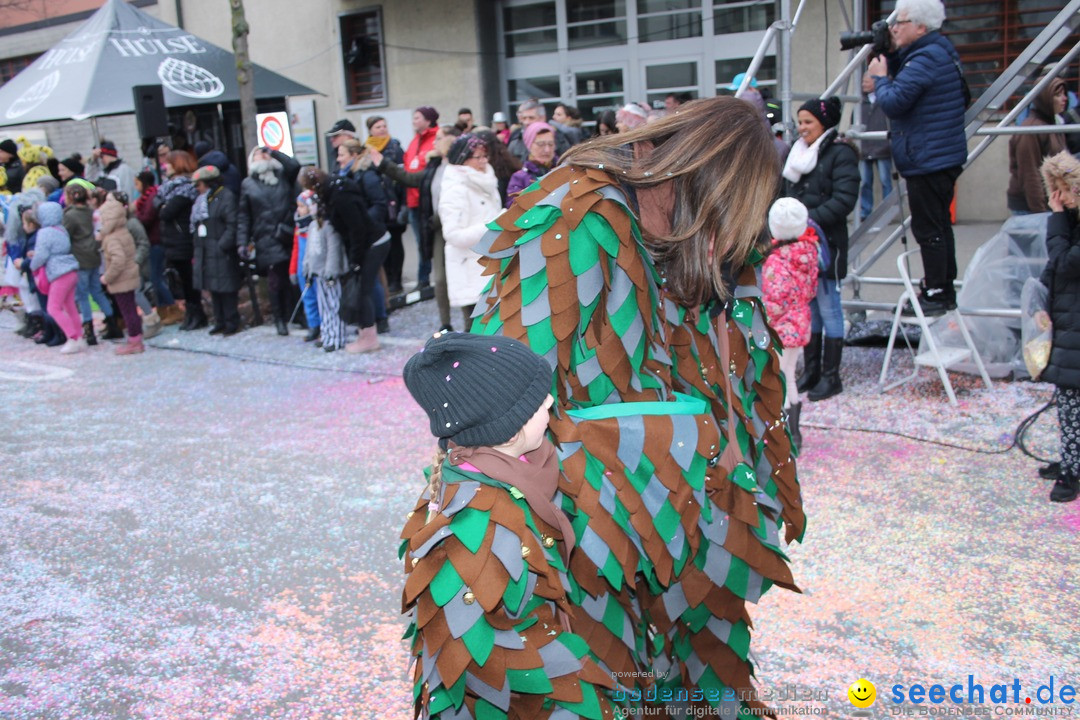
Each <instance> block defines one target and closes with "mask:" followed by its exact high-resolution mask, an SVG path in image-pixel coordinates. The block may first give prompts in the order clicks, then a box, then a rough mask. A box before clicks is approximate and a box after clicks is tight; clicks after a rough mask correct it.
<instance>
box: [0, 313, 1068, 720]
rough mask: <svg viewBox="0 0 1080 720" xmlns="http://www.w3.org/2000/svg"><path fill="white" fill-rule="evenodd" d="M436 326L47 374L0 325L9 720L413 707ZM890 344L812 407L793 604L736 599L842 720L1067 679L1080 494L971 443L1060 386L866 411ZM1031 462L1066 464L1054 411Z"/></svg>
mask: <svg viewBox="0 0 1080 720" xmlns="http://www.w3.org/2000/svg"><path fill="white" fill-rule="evenodd" d="M434 312H435V309H434V306H433V303H430V302H429V303H422V304H421V305H419V306H415V307H411V308H407V309H405V310H404V311H400V312H398V313H395V314H394V315H393V316H392V318H391V320H392V323H393V325H394V331H393V333H392V334H391V335H390V336H389V337H388V343H389V345H388V349H387V350H386V351H385V352H383V353H379V354H377V355H374V356H368V357H362V358H358V357H352V356H347V355H345V354H344V353H333V354H326V353H322V352H319V351H316V350H314V349H313V348H311V347H309V346H305V345H304V343H303V342H302V341H301V335H300V333H297V332H294V334H293V335H292V336H290V337H289V338H286V339H282V338H278V337H277V336H275V335H273V332H272V329H270V328H257V329H254V330H249V331H247V332H245V333H242V334H241V335H239V336H237V337H235V338H231V339H219V338H209V337H207V336H205V335H201V334H200V335H199V336H197V337H191V336H190V335H189V334H181V333H178V332H176V331H175V330H173V329H169V330H167V331H166V332H165V333H163V334H162V335H161V336H159V337H158V338H155V339H154V340H153V341H152V344H153V345H154V346H155V347H152V348H150V349H148V351H147V352H146V354H144V355H141V356H137V357H133V358H117V357H115V356H113V355H112V353H111V347H108V348H96V349H93V351H92V352H89V353H87V354H83V355H75V356H61V355H58V354H57V353H56V351H55V350H46V349H44V348H42V347H41V346H35V345H33V344H32V343H28V342H26V341H23V340H21V339H20V338H17V337H16V336H14V335H13V334H12V333H11V332H10V328H11V327H13V320H12V318H11V316H10V315H9V314H8V315H4V316H2V317H0V390H2V391H3V396H2V400H0V420H2V422H3V428H4V432H3V435H2V440H0V468H2V476H0V718H4V719H5V720H9V719H10V720H31V719H33V720H59V719H61V718H63V719H68V718H70V719H76V718H77V719H78V720H98V719H105V718H109V719H113V718H139V719H140V720H141V719H147V720H149V719H154V720H158V719H161V718H170V719H176V720H202V719H205V718H222V719H225V718H230V719H231V718H237V719H250V720H265V719H268V718H289V719H290V720H293V719H298V720H309V719H310V720H315V719H317V718H376V717H378V718H382V717H386V718H392V719H393V720H399V719H400V720H404V719H405V718H409V717H411V714H410V701H409V695H410V691H409V687H408V684H407V682H406V675H407V663H408V655H407V652H406V651H405V648H404V644H403V643H401V642H400V641H399V638H400V636H401V633H402V631H403V630H404V622H403V620H402V619H401V618H400V616H399V609H400V591H401V570H400V567H399V563H398V561H397V560H396V546H397V533H398V530H399V528H400V526H401V524H402V522H403V520H404V515H405V512H406V511H407V510H408V509H410V506H411V504H412V502H413V501H414V498H415V496H416V494H417V493H418V492H419V489H420V487H421V480H420V469H421V468H422V466H423V465H424V464H425V463H426V462H427V461H428V459H429V457H430V454H431V452H432V450H433V447H434V446H433V443H432V441H431V439H430V436H429V433H428V430H427V424H426V420H425V418H424V416H423V414H422V412H421V411H420V410H419V409H418V408H416V407H415V406H414V405H413V403H412V401H411V399H410V398H409V396H408V393H407V392H406V390H405V388H404V385H403V384H402V382H401V380H400V368H401V366H402V364H403V362H404V359H405V358H406V357H408V356H409V355H410V354H411V353H412V352H413V351H414V350H415V349H416V348H418V347H419V346H420V345H421V344H422V342H423V339H424V336H425V334H426V333H427V332H428V331H429V330H430V329H432V328H433V327H434V326H435V325H437V322H436V321H435V320H434ZM881 352H882V351H881V350H880V349H849V351H848V353H847V355H846V356H845V365H844V379H845V385H846V387H847V391H846V392H845V393H844V394H843V395H841V396H839V397H837V398H835V399H834V400H831V401H828V402H824V403H818V404H816V405H815V406H808V407H807V409H806V410H804V418H805V419H804V422H805V423H806V425H807V429H806V431H805V434H806V443H807V447H806V451H805V453H804V455H803V457H802V458H801V460H800V470H801V478H802V482H803V488H804V494H805V498H806V508H807V513H808V516H809V526H808V530H807V534H806V538H805V543H804V544H803V545H801V546H795V547H794V548H792V550H791V556H792V563H793V570H794V573H795V578H796V582H797V583H798V584H799V585H800V586H801V587H802V588H803V589H804V591H805V592H804V594H802V595H798V594H794V593H789V592H785V591H782V590H773V591H772V592H770V593H768V594H767V595H766V597H765V598H764V599H763V601H762V603H761V605H760V606H759V607H757V608H755V609H753V616H754V619H755V632H756V638H755V641H754V644H753V645H752V648H753V649H752V652H753V653H754V654H755V656H756V661H757V664H758V669H757V678H758V681H759V682H760V683H761V686H762V688H763V689H782V688H785V687H787V686H789V685H795V686H797V687H799V688H805V689H810V690H812V691H814V692H817V693H825V694H826V697H825V698H822V699H819V700H815V701H813V702H809V703H806V702H803V703H802V704H803V705H807V706H816V707H823V708H824V709H825V712H826V714H828V715H834V716H837V717H845V716H847V715H848V714H849V712H850V711H851V706H850V705H849V704H848V703H847V700H846V697H845V695H844V693H845V692H846V688H847V686H848V685H849V684H850V683H852V682H853V681H854V680H856V679H857V678H859V677H866V678H868V679H870V680H871V681H873V682H875V683H877V686H878V692H879V696H880V697H881V698H882V701H881V702H879V706H878V707H876V708H875V712H876V713H877V715H878V716H879V717H884V716H886V715H887V710H886V709H885V708H883V707H881V705H882V704H883V703H884V699H885V698H886V697H887V696H888V695H889V688H890V687H891V686H892V685H893V684H895V683H901V684H904V685H911V684H912V683H915V682H922V683H924V684H925V683H934V682H944V683H951V682H961V681H963V682H966V679H967V676H968V675H969V674H973V675H974V676H975V678H976V681H977V682H982V683H983V684H984V685H986V686H987V688H989V686H990V685H991V684H993V683H995V682H1011V681H1012V679H1013V678H1014V677H1015V678H1018V679H1020V681H1021V682H1022V683H1023V684H1024V687H1026V688H1032V689H1034V688H1035V687H1036V686H1037V685H1040V684H1044V683H1045V682H1046V681H1047V680H1048V679H1049V678H1050V676H1054V677H1055V682H1056V683H1058V684H1059V685H1060V684H1061V683H1063V682H1071V683H1072V684H1074V685H1075V684H1077V680H1078V678H1077V674H1076V671H1077V667H1078V663H1077V660H1078V658H1080V651H1078V650H1077V643H1076V638H1077V635H1076V618H1077V617H1078V616H1080V599H1078V596H1077V593H1076V587H1077V580H1078V577H1077V575H1078V568H1080V563H1077V562H1076V533H1077V530H1078V529H1080V502H1077V503H1073V504H1072V505H1068V506H1060V505H1052V504H1051V503H1049V502H1048V501H1047V494H1048V492H1049V489H1050V484H1049V483H1048V482H1046V481H1042V480H1038V479H1036V478H1035V476H1034V468H1035V462H1034V461H1033V460H1030V459H1028V458H1025V457H1024V456H1023V455H1022V454H1020V452H1019V451H1017V450H1015V449H1014V450H1012V451H1011V452H1008V453H1007V454H1003V455H991V454H982V453H980V452H972V450H977V451H983V453H985V452H988V451H993V450H995V449H1000V448H1002V447H1003V446H1007V445H1008V442H1009V433H1011V431H1012V429H1013V428H1014V427H1015V426H1016V424H1017V422H1018V421H1019V420H1020V419H1021V418H1023V417H1024V416H1026V415H1027V414H1029V413H1030V412H1032V411H1033V410H1034V409H1036V408H1037V407H1038V406H1040V405H1041V404H1042V403H1044V402H1045V401H1046V400H1047V399H1049V396H1050V389H1049V388H1048V387H1047V386H1045V385H1038V384H1031V383H1012V384H1009V383H995V387H994V389H993V390H989V391H988V390H984V389H981V388H980V387H979V385H978V384H977V383H975V382H972V381H971V379H970V378H966V377H961V376H954V377H955V380H956V384H957V386H958V395H959V397H960V401H961V404H960V407H959V408H955V409H954V408H950V407H949V406H948V405H947V404H946V403H945V402H944V399H943V396H942V393H941V385H940V383H938V382H937V381H936V380H934V379H932V378H931V377H930V374H929V373H928V371H924V374H923V376H922V379H921V380H920V381H919V382H917V383H915V384H913V385H911V386H907V387H904V388H900V389H898V390H896V391H894V392H892V393H890V394H887V395H878V394H877V393H876V392H875V390H874V382H875V381H876V372H877V370H878V369H879V368H880V362H881ZM901 367H902V368H903V367H904V366H903V365H902V366H901ZM934 443H951V444H953V445H960V446H963V447H964V448H967V449H957V448H954V447H946V446H944V445H943V444H934ZM1031 445H1032V446H1033V447H1034V448H1035V449H1036V450H1038V451H1039V452H1042V453H1044V454H1050V453H1052V452H1053V451H1054V449H1055V447H1056V417H1054V416H1053V415H1052V413H1051V414H1048V415H1047V416H1045V417H1044V419H1043V420H1042V421H1040V422H1039V423H1038V424H1037V426H1036V427H1035V429H1034V431H1033V433H1032V438H1031ZM780 704H781V705H784V704H786V705H789V706H790V705H792V703H790V702H788V703H780Z"/></svg>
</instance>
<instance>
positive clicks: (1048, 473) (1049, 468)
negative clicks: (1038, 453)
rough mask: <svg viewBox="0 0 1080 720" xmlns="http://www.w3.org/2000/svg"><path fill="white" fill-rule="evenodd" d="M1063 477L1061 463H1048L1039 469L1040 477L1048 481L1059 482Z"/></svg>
mask: <svg viewBox="0 0 1080 720" xmlns="http://www.w3.org/2000/svg"><path fill="white" fill-rule="evenodd" d="M1059 475H1061V463H1060V462H1051V463H1047V464H1045V465H1043V466H1041V467H1040V468H1039V477H1041V478H1044V479H1046V480H1057V479H1058V476H1059Z"/></svg>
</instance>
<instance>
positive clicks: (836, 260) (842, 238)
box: [783, 128, 859, 280]
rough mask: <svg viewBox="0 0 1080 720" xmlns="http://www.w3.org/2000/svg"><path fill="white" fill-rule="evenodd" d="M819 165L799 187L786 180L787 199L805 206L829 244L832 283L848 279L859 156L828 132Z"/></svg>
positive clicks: (821, 149) (802, 180)
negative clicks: (850, 225) (849, 225)
mask: <svg viewBox="0 0 1080 720" xmlns="http://www.w3.org/2000/svg"><path fill="white" fill-rule="evenodd" d="M825 135H826V137H825V139H824V140H822V141H821V145H820V146H819V148H820V150H819V152H818V161H817V165H815V166H814V169H813V170H811V171H810V172H808V173H806V174H805V175H803V176H802V177H801V178H799V181H798V182H796V183H793V182H791V181H790V180H787V179H786V178H785V179H784V190H783V193H784V196H786V197H793V198H795V199H796V200H799V201H800V202H802V204H803V205H805V206H806V209H807V210H809V211H810V219H811V220H813V221H814V222H816V223H817V224H818V225H820V226H821V229H822V230H823V231H824V232H825V238H826V240H828V242H829V251H830V255H831V257H832V268H830V269H829V270H827V271H826V273H825V276H826V277H827V278H828V279H830V280H843V279H844V278H845V277H847V251H848V228H847V218H848V215H850V214H851V211H852V210H854V209H855V204H856V203H857V202H858V201H859V155H858V153H856V152H855V148H853V147H851V146H850V145H848V144H847V143H846V142H844V141H842V140H840V139H838V138H837V137H836V129H835V128H831V129H829V130H826V131H825Z"/></svg>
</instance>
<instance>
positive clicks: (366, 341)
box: [345, 325, 379, 353]
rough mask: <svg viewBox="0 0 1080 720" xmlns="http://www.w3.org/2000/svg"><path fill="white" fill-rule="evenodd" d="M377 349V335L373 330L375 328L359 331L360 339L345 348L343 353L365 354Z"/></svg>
mask: <svg viewBox="0 0 1080 720" xmlns="http://www.w3.org/2000/svg"><path fill="white" fill-rule="evenodd" d="M378 349H379V334H378V332H377V331H376V330H375V326H374V325H372V326H371V327H366V328H362V329H361V330H360V337H358V338H356V340H355V341H353V342H351V343H349V344H348V345H346V346H345V352H351V353H367V352H374V351H375V350H378Z"/></svg>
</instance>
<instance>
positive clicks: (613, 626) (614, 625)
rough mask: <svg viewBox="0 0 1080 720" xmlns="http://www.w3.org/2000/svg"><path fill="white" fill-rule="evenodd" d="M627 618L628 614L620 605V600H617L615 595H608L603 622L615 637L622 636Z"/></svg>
mask: <svg viewBox="0 0 1080 720" xmlns="http://www.w3.org/2000/svg"><path fill="white" fill-rule="evenodd" d="M625 619H626V615H625V613H624V612H623V609H622V608H621V607H619V603H618V601H616V600H615V596H614V595H608V597H607V607H606V608H604V617H603V618H602V620H601V622H603V623H604V627H606V628H607V629H608V630H610V631H611V634H612V635H614V636H615V637H619V638H621V637H622V636H623V623H624V620H625Z"/></svg>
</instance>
